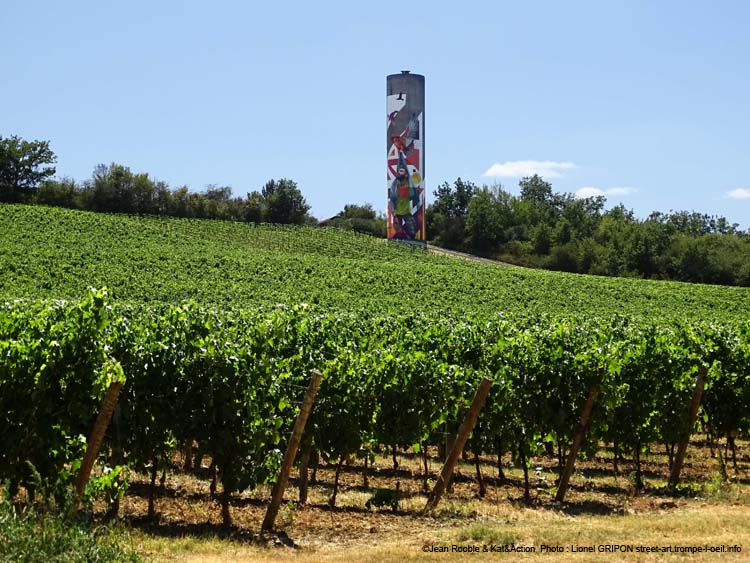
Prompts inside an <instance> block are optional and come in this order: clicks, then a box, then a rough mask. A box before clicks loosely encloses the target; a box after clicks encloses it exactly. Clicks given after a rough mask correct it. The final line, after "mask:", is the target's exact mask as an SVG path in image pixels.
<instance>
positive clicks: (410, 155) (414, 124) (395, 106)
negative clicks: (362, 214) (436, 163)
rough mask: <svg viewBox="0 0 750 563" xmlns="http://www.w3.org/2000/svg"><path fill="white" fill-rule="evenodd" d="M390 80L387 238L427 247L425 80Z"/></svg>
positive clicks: (405, 76)
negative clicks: (425, 220) (425, 244)
mask: <svg viewBox="0 0 750 563" xmlns="http://www.w3.org/2000/svg"><path fill="white" fill-rule="evenodd" d="M392 78H393V79H394V80H395V82H394V83H392V82H391V79H392ZM388 79H389V83H388V94H387V115H388V120H387V122H388V133H387V135H388V213H387V215H388V238H389V239H398V240H405V241H413V242H420V243H425V224H424V208H425V194H424V191H425V186H424V86H423V85H424V82H423V81H424V78H423V77H421V76H419V75H409V74H408V73H402V74H401V75H395V76H389V77H388ZM413 79H417V81H416V82H415V81H414V80H413ZM420 79H421V80H420ZM396 90H398V91H396ZM419 90H421V92H419ZM420 93H421V96H420V95H419V94H420ZM410 98H413V99H410ZM419 98H421V99H419Z"/></svg>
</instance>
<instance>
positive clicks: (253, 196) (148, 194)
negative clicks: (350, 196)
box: [0, 136, 317, 225]
mask: <svg viewBox="0 0 750 563" xmlns="http://www.w3.org/2000/svg"><path fill="white" fill-rule="evenodd" d="M56 161H57V158H56V157H55V154H54V153H53V152H52V150H51V149H50V148H49V142H48V141H25V140H23V139H21V138H19V137H17V136H11V137H8V138H2V137H0V201H4V202H11V203H16V202H25V203H37V204H42V205H51V206H56V207H68V208H71V209H81V210H87V211H98V212H108V213H133V214H142V215H169V216H173V217H191V218H198V219H224V220H229V221H252V222H258V223H259V222H264V223H283V224H297V225H301V224H315V223H317V221H316V220H315V218H313V217H312V216H311V215H310V214H309V211H310V206H309V205H308V204H307V201H306V200H305V198H304V196H303V195H302V192H301V191H300V189H299V187H298V186H297V184H296V182H294V181H293V180H289V179H286V178H282V179H280V180H269V181H268V182H266V183H265V184H264V185H263V187H262V188H261V189H260V190H259V191H258V190H256V191H252V192H250V193H249V194H247V196H246V197H237V196H234V195H233V194H232V188H230V187H229V186H219V185H209V186H207V187H206V188H205V190H203V191H201V192H191V191H189V190H188V188H187V186H181V187H179V188H171V187H170V186H169V185H168V184H167V183H166V182H163V181H160V180H155V179H153V178H151V177H150V176H149V175H148V174H147V173H145V172H144V173H134V172H132V171H131V170H130V168H128V167H127V166H123V165H122V164H117V163H112V164H109V165H105V164H100V165H98V166H96V167H95V168H94V172H93V174H92V176H91V178H90V179H88V180H85V181H83V182H78V181H76V180H74V179H70V178H61V179H57V178H54V174H55V172H56V169H55V167H54V164H55V162H56Z"/></svg>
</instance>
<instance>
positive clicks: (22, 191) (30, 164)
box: [0, 135, 57, 202]
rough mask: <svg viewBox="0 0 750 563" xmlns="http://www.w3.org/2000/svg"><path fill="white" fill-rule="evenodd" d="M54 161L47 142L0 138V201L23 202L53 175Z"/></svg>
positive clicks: (14, 136)
mask: <svg viewBox="0 0 750 563" xmlns="http://www.w3.org/2000/svg"><path fill="white" fill-rule="evenodd" d="M55 162H57V157H56V156H55V153H53V152H52V149H50V148H49V141H26V140H24V139H21V138H20V137H18V136H16V135H11V136H10V137H7V138H3V137H2V136H0V201H8V202H13V201H23V200H24V199H27V198H28V197H29V196H30V195H31V194H32V193H33V191H34V190H35V189H36V188H37V187H38V186H39V184H41V183H42V182H43V181H44V180H46V179H47V178H50V177H51V176H53V175H54V174H55V167H54V166H52V164H54V163H55Z"/></svg>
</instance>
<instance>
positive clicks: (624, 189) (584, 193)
mask: <svg viewBox="0 0 750 563" xmlns="http://www.w3.org/2000/svg"><path fill="white" fill-rule="evenodd" d="M637 191H638V190H636V189H635V188H631V187H628V186H618V187H615V188H607V189H606V190H603V189H601V188H595V187H593V186H585V187H583V188H581V189H580V190H577V191H576V192H575V194H574V195H575V197H577V198H578V199H586V198H587V197H597V196H600V195H603V196H625V195H630V194H632V193H634V192H637Z"/></svg>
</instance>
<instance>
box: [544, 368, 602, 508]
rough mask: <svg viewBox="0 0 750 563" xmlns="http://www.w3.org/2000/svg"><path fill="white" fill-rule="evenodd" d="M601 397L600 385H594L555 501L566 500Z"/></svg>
mask: <svg viewBox="0 0 750 563" xmlns="http://www.w3.org/2000/svg"><path fill="white" fill-rule="evenodd" d="M598 396H599V383H598V382H597V383H594V384H593V385H592V386H591V387H589V394H588V396H587V397H586V401H585V402H584V403H583V408H582V409H581V417H580V419H579V422H578V428H577V429H576V432H575V434H573V443H572V444H571V446H570V452H569V453H568V459H567V461H566V462H565V469H563V473H562V475H560V483H559V484H558V486H557V494H556V495H555V500H556V501H558V502H562V501H563V500H564V499H565V493H566V492H567V491H568V483H569V482H570V477H571V476H572V475H573V471H574V470H575V466H576V457H578V452H579V451H580V450H581V445H582V444H583V438H584V436H585V435H586V429H587V427H588V424H589V419H590V418H591V411H592V410H593V409H594V403H595V402H596V398H597V397H598Z"/></svg>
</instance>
